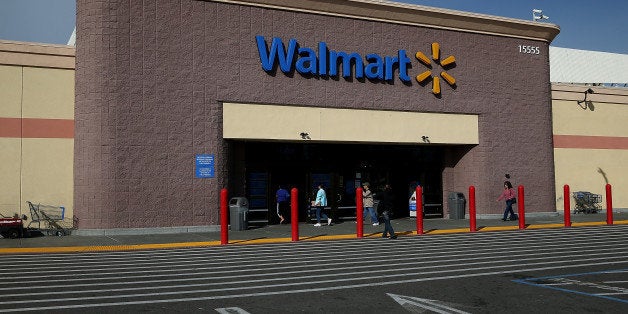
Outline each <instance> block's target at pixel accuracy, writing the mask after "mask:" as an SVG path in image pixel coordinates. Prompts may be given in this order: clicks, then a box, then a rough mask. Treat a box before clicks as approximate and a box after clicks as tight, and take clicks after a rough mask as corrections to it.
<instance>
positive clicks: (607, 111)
mask: <svg viewBox="0 0 628 314" xmlns="http://www.w3.org/2000/svg"><path fill="white" fill-rule="evenodd" d="M582 105H583V106H584V104H582ZM552 115H553V121H554V127H553V128H554V134H555V135H588V136H628V123H627V122H626V121H627V119H628V105H621V104H608V103H604V104H596V103H595V102H594V103H593V107H592V108H588V107H587V109H582V107H580V106H578V104H577V102H575V101H565V100H554V101H552Z"/></svg>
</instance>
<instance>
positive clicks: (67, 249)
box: [0, 220, 628, 255]
mask: <svg viewBox="0 0 628 314" xmlns="http://www.w3.org/2000/svg"><path fill="white" fill-rule="evenodd" d="M602 225H606V221H592V222H572V224H571V226H572V227H591V226H602ZM613 225H628V220H617V221H613ZM563 227H564V224H538V225H528V226H527V227H526V228H525V229H546V228H563ZM518 229H519V226H518V225H517V226H485V227H479V229H478V230H477V232H489V231H508V230H518ZM468 232H471V231H470V230H469V228H457V229H432V230H428V231H425V232H424V234H423V235H431V234H453V233H468ZM380 234H381V233H379V232H377V233H370V234H364V236H363V237H364V238H377V237H379V236H380ZM395 234H396V235H397V236H419V234H416V230H411V231H401V232H396V233H395ZM347 239H359V238H358V237H357V235H355V234H342V235H318V236H310V237H300V238H299V241H329V240H347ZM287 242H292V238H264V239H251V240H231V241H229V243H228V244H229V245H247V244H269V243H287ZM220 245H221V244H220V241H201V242H177V243H154V244H129V245H102V246H61V247H30V248H0V255H1V254H19V253H40V254H44V253H81V252H110V251H134V250H155V249H175V248H186V247H209V246H220Z"/></svg>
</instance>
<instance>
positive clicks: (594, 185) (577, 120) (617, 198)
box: [552, 84, 628, 211]
mask: <svg viewBox="0 0 628 314" xmlns="http://www.w3.org/2000/svg"><path fill="white" fill-rule="evenodd" d="M589 87H590V88H591V89H593V90H594V93H593V94H589V95H587V100H588V101H587V102H581V103H580V104H579V103H578V101H582V100H583V99H584V91H585V90H586V89H588V88H589ZM552 98H553V101H552V115H553V120H554V121H553V125H554V127H553V128H554V131H553V133H554V164H555V169H556V170H555V171H556V191H557V195H556V208H557V210H559V211H562V210H563V195H562V194H563V192H562V191H563V185H565V184H568V185H569V187H570V190H571V191H572V192H575V191H589V192H591V193H595V194H601V195H602V197H603V203H602V208H606V205H605V204H606V203H605V202H606V191H605V186H606V184H607V183H610V184H611V185H612V187H613V208H615V209H627V208H628V193H626V192H627V190H626V186H628V177H627V176H626V174H627V173H628V124H627V123H626V119H627V117H628V91H627V90H626V89H616V88H604V87H599V86H574V85H565V84H554V85H552ZM571 204H572V207H573V206H574V205H573V204H575V202H574V200H573V197H572V199H571Z"/></svg>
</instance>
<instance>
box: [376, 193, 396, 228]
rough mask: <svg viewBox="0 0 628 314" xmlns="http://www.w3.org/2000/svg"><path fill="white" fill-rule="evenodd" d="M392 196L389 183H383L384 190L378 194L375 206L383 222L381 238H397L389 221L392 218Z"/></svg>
mask: <svg viewBox="0 0 628 314" xmlns="http://www.w3.org/2000/svg"><path fill="white" fill-rule="evenodd" d="M393 197H394V196H393V193H392V187H391V186H390V184H386V185H384V191H382V193H381V195H380V196H379V206H378V207H377V211H378V212H379V213H380V216H381V217H382V221H383V222H384V233H382V238H389V239H396V238H397V235H395V230H393V227H392V224H391V223H390V218H392V214H393V204H394V202H393V201H394V199H393Z"/></svg>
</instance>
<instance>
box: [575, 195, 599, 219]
mask: <svg viewBox="0 0 628 314" xmlns="http://www.w3.org/2000/svg"><path fill="white" fill-rule="evenodd" d="M573 198H574V200H575V201H576V208H575V209H574V214H578V213H584V214H595V213H597V212H599V211H600V210H601V209H602V205H601V203H602V195H600V194H593V193H591V192H585V191H579V192H573Z"/></svg>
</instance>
